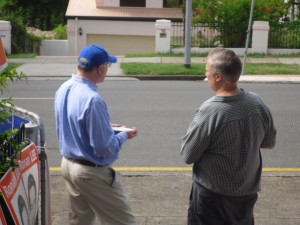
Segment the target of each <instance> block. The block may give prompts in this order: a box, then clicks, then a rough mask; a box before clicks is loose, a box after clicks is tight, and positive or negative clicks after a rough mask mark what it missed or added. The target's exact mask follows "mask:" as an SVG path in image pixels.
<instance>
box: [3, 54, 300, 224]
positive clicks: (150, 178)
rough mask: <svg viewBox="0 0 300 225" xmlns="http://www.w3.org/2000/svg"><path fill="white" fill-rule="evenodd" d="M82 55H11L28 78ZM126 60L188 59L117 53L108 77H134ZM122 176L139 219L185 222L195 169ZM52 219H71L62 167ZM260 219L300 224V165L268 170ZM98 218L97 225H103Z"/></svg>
mask: <svg viewBox="0 0 300 225" xmlns="http://www.w3.org/2000/svg"><path fill="white" fill-rule="evenodd" d="M76 60H77V57H36V58H35V59H8V62H18V63H24V64H23V65H22V66H20V67H19V68H18V69H17V71H18V72H24V73H25V74H26V75H27V76H28V77H29V79H52V78H55V79H66V78H67V77H70V75H71V74H72V73H74V72H76V68H77V63H76ZM248 61H249V62H252V63H258V62H268V63H272V62H273V63H278V62H280V63H285V64H290V63H297V64H299V65H300V58H250V59H248ZM122 62H124V63H126V62H154V63H164V62H179V63H180V62H183V58H180V57H179V58H177V57H176V58H175V57H172V58H171V57H163V58H162V57H151V58H124V57H118V63H116V64H113V65H112V67H111V68H110V69H109V72H108V77H107V79H133V78H126V76H124V74H123V72H122V70H121V68H120V63H122ZM192 62H193V63H194V62H202V63H204V62H205V58H192ZM240 82H280V83H282V82H284V83H286V82H291V83H300V74H298V75H290V76H287V75H284V76H280V75H263V76H262V75H255V76H254V75H251V76H242V77H241V78H240ZM120 173H121V174H122V175H123V182H124V184H125V187H126V190H127V192H128V193H129V198H130V202H131V205H132V208H133V213H134V215H135V216H136V218H137V221H138V225H184V224H186V218H187V216H186V215H187V208H188V198H189V194H190V189H191V183H192V178H191V171H187V170H181V171H175V170H171V171H165V170H159V171H155V170H152V171H151V169H149V170H146V171H140V170H134V171H129V170H124V171H120ZM50 178H51V189H52V191H51V201H52V225H62V224H68V206H67V193H66V189H65V185H64V182H63V179H62V177H61V174H60V172H57V171H51V172H50ZM255 217H256V225H283V224H284V225H296V224H300V169H299V168H294V169H293V168H290V169H288V168H277V169H275V170H274V171H265V172H263V176H262V191H261V192H260V193H259V199H258V202H257V204H256V207H255ZM99 224H100V223H99V222H96V225H99Z"/></svg>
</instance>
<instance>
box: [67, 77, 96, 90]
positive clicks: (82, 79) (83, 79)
mask: <svg viewBox="0 0 300 225" xmlns="http://www.w3.org/2000/svg"><path fill="white" fill-rule="evenodd" d="M72 80H73V81H76V82H79V83H83V84H86V85H87V86H89V87H90V88H92V89H93V90H95V91H96V90H97V89H98V86H97V85H96V84H95V83H94V82H92V81H90V80H89V79H87V78H84V77H80V76H78V75H76V74H73V75H72Z"/></svg>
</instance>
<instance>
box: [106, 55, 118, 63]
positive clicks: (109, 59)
mask: <svg viewBox="0 0 300 225" xmlns="http://www.w3.org/2000/svg"><path fill="white" fill-rule="evenodd" d="M117 60H118V59H117V57H116V56H114V55H109V56H108V62H111V63H116V62H117Z"/></svg>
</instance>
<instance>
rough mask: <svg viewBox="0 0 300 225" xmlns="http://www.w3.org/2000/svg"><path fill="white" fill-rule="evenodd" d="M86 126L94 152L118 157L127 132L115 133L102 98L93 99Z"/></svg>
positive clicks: (99, 155) (108, 156)
mask: <svg viewBox="0 0 300 225" xmlns="http://www.w3.org/2000/svg"><path fill="white" fill-rule="evenodd" d="M85 121H86V128H87V132H88V134H89V138H90V145H91V147H92V148H93V150H94V154H95V155H96V156H98V157H101V158H114V159H116V158H118V153H119V151H120V150H121V147H122V144H123V143H124V142H125V141H126V140H127V138H128V137H127V133H125V132H120V133H118V134H114V131H113V129H112V127H111V120H110V114H109V111H108V108H107V106H106V104H105V102H104V101H103V100H101V99H97V98H96V99H93V101H91V105H90V107H89V110H88V111H87V114H86V119H85Z"/></svg>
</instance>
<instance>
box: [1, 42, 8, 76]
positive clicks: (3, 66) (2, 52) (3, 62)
mask: <svg viewBox="0 0 300 225" xmlns="http://www.w3.org/2000/svg"><path fill="white" fill-rule="evenodd" d="M6 66H7V62H6V55H5V51H4V48H3V45H2V39H1V37H0V71H2V70H4V69H5V67H6Z"/></svg>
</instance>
